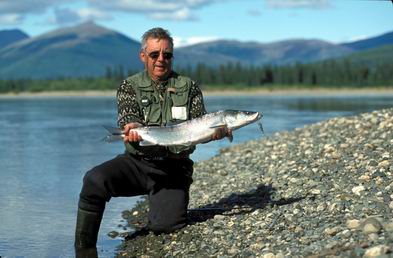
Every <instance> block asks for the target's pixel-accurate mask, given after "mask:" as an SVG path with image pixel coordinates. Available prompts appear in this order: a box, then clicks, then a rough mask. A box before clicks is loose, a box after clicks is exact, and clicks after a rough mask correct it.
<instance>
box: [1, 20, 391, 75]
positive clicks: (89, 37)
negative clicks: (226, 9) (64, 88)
mask: <svg viewBox="0 0 393 258" xmlns="http://www.w3.org/2000/svg"><path fill="white" fill-rule="evenodd" d="M392 37H393V32H391V33H386V34H384V35H380V36H377V37H373V38H369V39H367V40H361V41H356V42H351V43H344V44H333V43H330V42H326V41H321V40H317V39H291V40H285V41H279V42H272V43H258V42H240V41H235V40H218V41H213V42H205V43H200V44H195V45H191V46H186V47H179V48H176V49H175V59H174V66H175V67H186V66H191V67H195V66H196V65H197V64H199V63H204V64H206V65H208V66H213V67H217V66H219V65H222V64H227V63H228V62H231V63H241V64H243V65H264V64H271V65H284V64H293V63H297V62H299V63H310V62H316V61H320V60H325V59H331V58H339V57H344V56H348V55H352V54H355V53H358V52H362V51H365V50H367V51H371V52H372V50H373V49H375V48H377V47H380V46H383V45H386V44H393V39H392ZM139 48H140V43H139V42H137V41H135V40H133V39H131V38H128V37H127V36H125V35H123V34H120V33H118V32H116V31H113V30H110V29H107V28H104V27H101V26H98V25H97V24H95V23H93V22H87V23H83V24H80V25H77V26H74V27H68V28H62V29H58V30H55V31H52V32H49V33H46V34H43V35H40V36H36V37H32V38H24V39H22V40H19V41H16V42H14V43H12V44H9V45H7V46H5V47H3V48H0V78H2V79H19V78H32V79H42V78H59V77H86V76H89V77H95V76H103V75H105V73H106V70H107V69H108V67H110V68H119V67H122V68H123V70H124V71H125V72H126V71H128V70H140V69H142V68H143V66H142V64H141V62H140V60H139V57H138V52H139ZM386 51H392V50H391V49H390V48H387V49H386ZM377 52H378V51H377ZM378 53H379V54H377V53H374V52H372V53H371V54H367V53H366V54H365V55H366V56H367V55H372V56H374V57H375V58H376V57H377V56H378V58H384V57H385V56H390V55H387V54H383V53H380V52H378ZM389 53H391V52H389ZM360 56H361V55H359V57H356V55H355V57H354V58H355V59H354V60H366V59H367V58H366V59H364V57H360ZM359 62H360V61H359ZM362 62H366V61H362Z"/></svg>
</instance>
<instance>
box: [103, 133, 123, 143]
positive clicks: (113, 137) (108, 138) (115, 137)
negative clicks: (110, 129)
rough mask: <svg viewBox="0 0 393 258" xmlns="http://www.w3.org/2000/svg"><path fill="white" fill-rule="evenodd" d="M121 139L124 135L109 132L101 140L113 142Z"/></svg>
mask: <svg viewBox="0 0 393 258" xmlns="http://www.w3.org/2000/svg"><path fill="white" fill-rule="evenodd" d="M121 139H123V136H122V135H113V134H112V135H111V134H108V135H107V136H105V137H104V138H102V139H101V141H103V142H107V143H111V142H115V141H119V140H121Z"/></svg>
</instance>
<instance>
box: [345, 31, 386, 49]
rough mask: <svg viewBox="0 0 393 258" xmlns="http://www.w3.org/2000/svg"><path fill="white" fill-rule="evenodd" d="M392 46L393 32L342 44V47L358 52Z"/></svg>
mask: <svg viewBox="0 0 393 258" xmlns="http://www.w3.org/2000/svg"><path fill="white" fill-rule="evenodd" d="M391 44H393V32H389V33H385V34H382V35H380V36H377V37H372V38H368V39H363V40H358V41H354V42H350V43H344V44H341V46H344V47H349V48H352V49H354V50H356V51H361V50H367V49H371V48H377V47H381V46H386V45H391Z"/></svg>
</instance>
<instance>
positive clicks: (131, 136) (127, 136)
mask: <svg viewBox="0 0 393 258" xmlns="http://www.w3.org/2000/svg"><path fill="white" fill-rule="evenodd" d="M141 126H142V125H141V124H140V123H136V122H135V123H128V124H126V125H125V126H124V129H123V133H124V138H123V140H124V142H140V141H142V137H141V136H140V135H139V134H138V133H137V132H135V131H132V129H134V128H138V127H141ZM130 130H131V131H130Z"/></svg>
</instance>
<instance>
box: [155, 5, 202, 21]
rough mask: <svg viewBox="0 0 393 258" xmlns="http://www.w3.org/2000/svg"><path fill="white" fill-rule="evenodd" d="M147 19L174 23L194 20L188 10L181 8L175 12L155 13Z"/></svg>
mask: <svg viewBox="0 0 393 258" xmlns="http://www.w3.org/2000/svg"><path fill="white" fill-rule="evenodd" d="M149 17H151V18H153V19H155V20H174V21H185V20H196V17H195V16H193V15H192V14H191V12H190V9H188V8H183V9H180V10H177V11H175V12H155V13H152V14H150V15H149Z"/></svg>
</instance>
